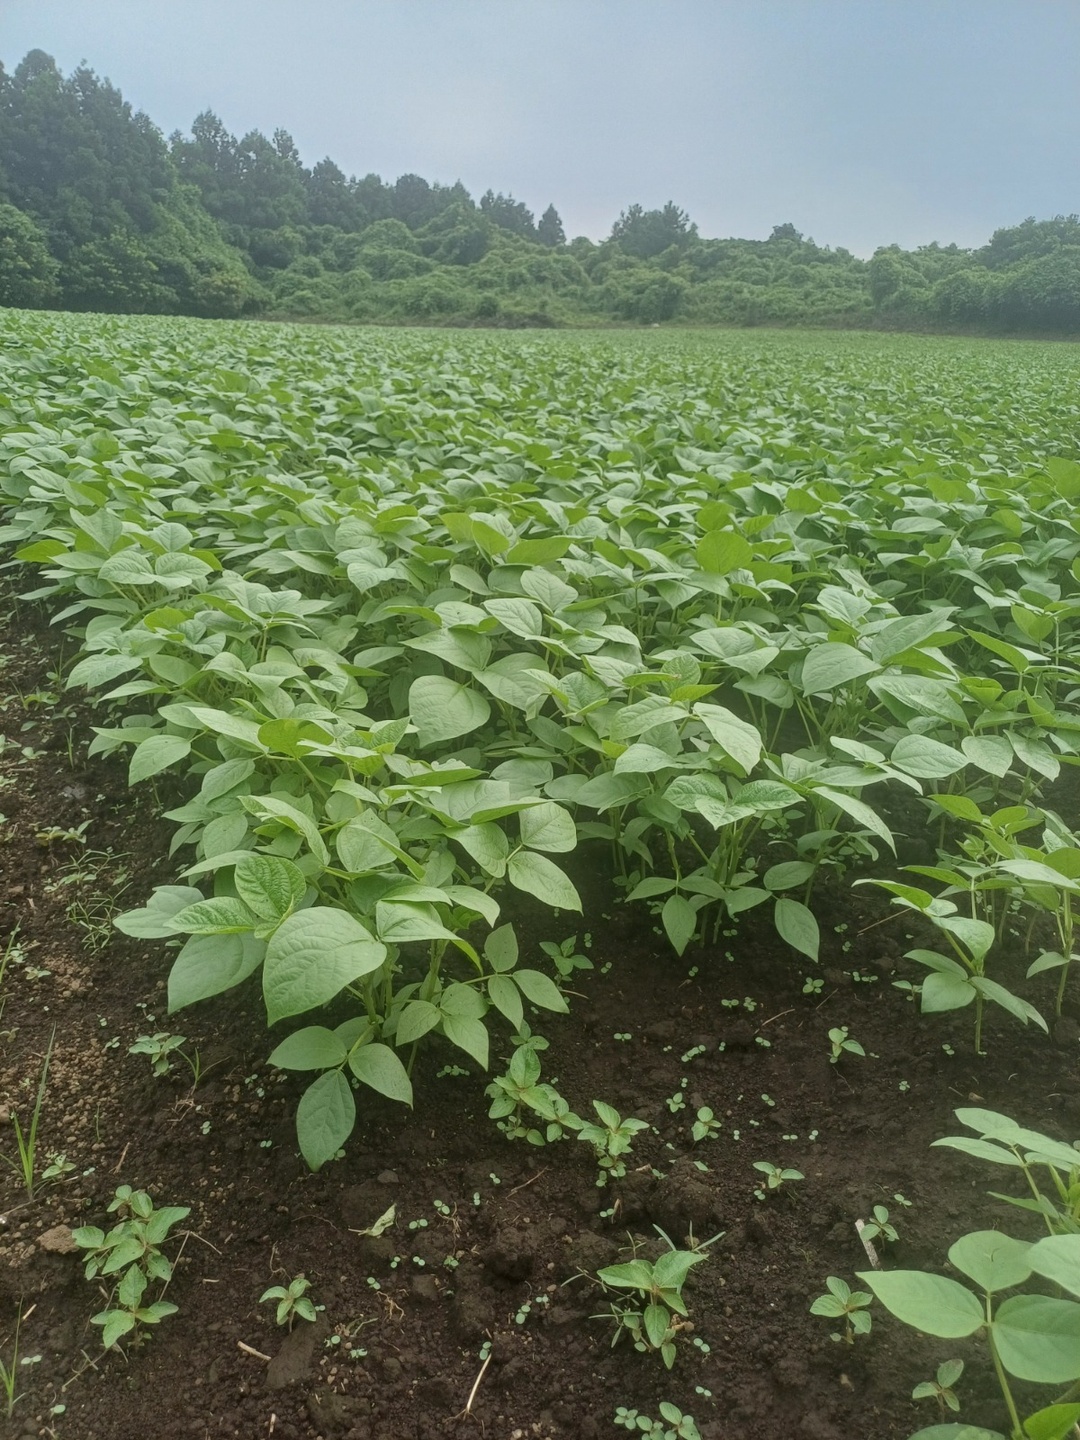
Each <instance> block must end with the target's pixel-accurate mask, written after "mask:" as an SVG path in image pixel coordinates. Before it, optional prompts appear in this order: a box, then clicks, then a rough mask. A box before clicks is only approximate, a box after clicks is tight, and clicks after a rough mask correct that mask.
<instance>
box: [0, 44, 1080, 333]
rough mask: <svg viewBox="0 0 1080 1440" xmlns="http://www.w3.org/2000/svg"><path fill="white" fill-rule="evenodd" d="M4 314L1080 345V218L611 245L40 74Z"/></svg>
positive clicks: (17, 121) (641, 239)
mask: <svg viewBox="0 0 1080 1440" xmlns="http://www.w3.org/2000/svg"><path fill="white" fill-rule="evenodd" d="M0 305H7V306H18V307H26V308H49V307H56V308H63V309H70V310H91V311H107V312H129V311H137V312H145V313H161V314H187V315H202V316H213V317H231V316H241V315H257V314H262V315H268V316H275V317H281V318H291V319H305V320H341V321H351V322H365V321H376V322H401V323H408V322H414V323H415V322H427V323H456V324H478V325H522V326H523V325H552V326H554V325H573V324H598V323H599V324H610V323H619V322H622V323H630V324H658V323H663V322H669V321H677V322H682V323H686V324H695V323H696V324H705V325H714V324H715V325H832V326H881V325H884V326H890V327H895V328H901V329H904V328H916V329H943V330H963V331H979V332H985V333H1054V334H1072V333H1080V218H1078V217H1077V216H1076V215H1068V216H1056V217H1055V218H1054V219H1052V220H1043V221H1037V220H1034V219H1029V220H1025V221H1024V222H1023V223H1022V224H1020V225H1015V226H1012V227H1011V228H1007V229H1002V230H998V231H996V232H995V234H994V235H993V237H992V238H991V240H990V241H989V243H988V244H986V245H984V246H982V247H981V248H978V249H963V248H961V247H959V246H957V245H938V244H933V245H926V246H922V247H920V248H918V249H916V250H910V251H905V250H902V249H900V247H899V246H895V245H893V246H887V247H883V248H881V249H879V250H878V251H877V252H876V253H875V254H874V256H873V257H872V258H871V259H870V260H869V261H865V260H862V259H860V258H859V257H857V256H855V255H852V254H851V253H850V251H848V250H845V249H842V248H835V249H833V248H829V247H826V246H820V245H817V244H815V243H814V241H813V240H811V239H807V238H806V237H805V236H804V235H802V234H801V233H800V232H799V231H798V230H797V229H796V228H795V226H794V225H792V224H781V225H777V226H775V227H774V229H773V231H772V234H771V235H770V236H769V238H768V239H767V240H741V239H707V238H705V237H703V236H701V235H699V233H698V230H697V226H696V225H695V224H694V223H693V222H692V221H691V219H690V217H689V215H687V214H686V212H685V211H684V210H682V209H681V208H680V207H679V206H677V205H675V204H674V203H672V202H669V203H668V204H667V205H665V206H663V207H662V208H660V209H654V210H649V209H645V208H643V207H642V206H640V205H630V206H629V207H628V208H627V209H626V210H624V211H623V212H622V214H621V215H620V216H619V218H618V219H617V220H616V222H615V223H614V225H613V226H612V229H611V233H610V235H609V236H608V237H607V239H605V240H604V241H602V242H600V243H595V242H593V241H592V240H589V239H587V238H585V237H577V238H574V239H569V240H568V239H567V237H566V235H565V233H564V230H563V225H562V221H561V219H560V217H559V214H558V211H557V210H556V209H555V207H554V205H549V206H548V208H547V209H546V210H545V211H544V213H543V214H542V215H541V216H540V217H539V219H537V218H536V216H535V214H534V213H533V212H532V211H531V210H530V209H529V208H528V206H526V205H525V204H523V203H522V202H521V201H519V200H516V199H514V197H513V196H511V195H503V194H496V193H495V192H493V191H491V190H489V191H488V192H487V193H486V194H485V195H483V196H481V198H480V199H479V201H476V200H474V198H473V197H472V196H471V195H470V194H469V192H468V191H467V190H466V189H465V187H464V186H463V185H461V184H460V183H457V184H453V185H442V184H437V183H431V182H429V181H427V180H425V179H423V178H422V177H421V176H419V175H402V176H400V177H398V179H396V180H395V181H393V182H388V181H384V180H383V179H381V178H380V177H379V176H378V175H374V174H372V175H365V176H363V177H356V176H347V175H346V174H345V173H344V171H342V170H341V169H340V167H339V166H338V165H336V164H335V163H334V161H333V160H331V159H329V158H326V159H323V160H320V161H319V162H318V163H317V164H316V165H313V166H312V167H311V168H308V167H306V166H305V165H304V164H303V162H302V160H301V157H300V155H299V153H298V152H297V148H296V145H295V144H294V143H293V140H292V137H291V136H290V135H289V134H288V132H287V131H285V130H276V131H275V132H274V133H273V135H272V136H271V137H270V138H269V139H268V138H267V137H266V136H265V135H263V134H261V133H260V132H259V131H258V130H252V131H250V132H249V133H248V134H246V135H244V136H242V137H240V138H237V137H236V136H234V135H232V134H230V133H229V131H228V130H227V129H226V127H225V126H224V124H223V123H222V121H221V120H220V119H219V118H218V117H217V116H216V115H215V114H213V113H212V112H210V111H206V112H204V113H203V114H201V115H199V116H198V117H197V118H196V119H195V121H194V123H193V125H192V127H191V130H190V133H188V134H186V135H185V134H181V133H180V132H177V133H176V134H174V135H172V136H170V137H168V138H167V139H166V137H165V136H164V135H163V134H162V132H161V131H160V130H159V129H158V128H157V126H155V125H154V123H153V122H152V121H151V120H150V118H149V117H148V116H146V115H145V114H143V113H141V112H137V111H135V110H133V109H132V107H131V105H130V104H128V102H126V101H125V100H124V98H123V96H122V95H121V93H120V91H119V90H117V89H116V87H115V86H113V85H111V84H110V83H109V82H108V81H107V80H102V79H101V78H99V77H98V76H97V75H96V74H95V73H94V72H93V71H92V70H90V69H88V68H87V67H85V66H80V67H79V68H78V69H77V70H75V71H74V72H73V73H72V74H71V75H69V76H66V77H65V76H64V75H63V74H61V72H60V71H59V69H58V68H57V66H56V63H55V61H54V60H53V59H52V58H51V57H50V56H48V55H46V54H45V53H44V52H43V51H40V50H34V51H31V52H30V53H29V54H28V55H27V56H26V57H25V59H24V60H23V61H22V62H21V63H20V64H19V65H18V66H17V67H16V69H15V70H14V71H13V72H11V73H10V74H9V73H8V72H7V71H5V70H4V68H3V66H2V65H0Z"/></svg>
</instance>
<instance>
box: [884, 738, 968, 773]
mask: <svg viewBox="0 0 1080 1440" xmlns="http://www.w3.org/2000/svg"><path fill="white" fill-rule="evenodd" d="M890 759H891V761H892V763H893V764H894V765H895V766H896V768H897V769H898V770H903V772H904V774H905V775H914V776H915V777H916V779H918V780H943V779H944V778H945V777H946V776H948V775H955V774H956V773H957V772H958V771H960V770H963V768H964V766H965V765H966V764H967V756H966V755H962V754H961V753H960V751H959V750H954V749H953V747H952V746H951V745H943V744H942V743H941V741H940V740H931V739H930V737H929V736H928V735H904V736H902V737H901V739H899V740H898V741H897V742H896V744H895V746H894V747H893V752H892V755H891V756H890Z"/></svg>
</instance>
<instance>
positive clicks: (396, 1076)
mask: <svg viewBox="0 0 1080 1440" xmlns="http://www.w3.org/2000/svg"><path fill="white" fill-rule="evenodd" d="M349 1069H350V1070H351V1071H352V1073H353V1074H354V1075H355V1076H356V1078H357V1079H358V1080H359V1081H360V1082H361V1084H363V1085H367V1086H369V1087H370V1088H371V1089H372V1090H377V1091H378V1093H379V1094H380V1095H385V1096H386V1097H387V1098H388V1099H390V1100H399V1101H400V1102H401V1103H402V1104H403V1105H411V1104H412V1103H413V1088H412V1081H411V1080H410V1079H409V1076H408V1073H407V1071H406V1069H405V1066H404V1065H403V1064H402V1063H401V1061H400V1060H399V1059H398V1057H397V1055H396V1054H395V1053H394V1051H393V1050H391V1049H390V1046H389V1045H381V1044H379V1043H378V1042H377V1041H373V1042H372V1043H371V1044H368V1045H361V1046H359V1047H358V1048H357V1049H355V1050H353V1051H352V1052H351V1053H350V1055H349Z"/></svg>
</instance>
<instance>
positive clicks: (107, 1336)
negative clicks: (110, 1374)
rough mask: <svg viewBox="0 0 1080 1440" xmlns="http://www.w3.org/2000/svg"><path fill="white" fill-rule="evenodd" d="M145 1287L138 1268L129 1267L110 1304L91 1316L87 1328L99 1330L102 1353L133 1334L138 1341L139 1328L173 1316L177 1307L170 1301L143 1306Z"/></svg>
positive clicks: (143, 1278) (144, 1279) (145, 1282)
mask: <svg viewBox="0 0 1080 1440" xmlns="http://www.w3.org/2000/svg"><path fill="white" fill-rule="evenodd" d="M148 1283H149V1282H148V1280H147V1277H146V1275H145V1274H144V1273H143V1271H142V1270H140V1268H139V1266H138V1265H129V1266H128V1268H127V1269H126V1270H125V1271H124V1274H123V1276H122V1277H121V1279H120V1284H119V1285H118V1286H117V1287H116V1290H115V1292H114V1295H113V1297H112V1300H111V1301H110V1303H109V1304H108V1305H107V1306H106V1308H105V1309H104V1310H100V1311H99V1312H98V1313H97V1314H96V1315H91V1317H90V1323H91V1325H100V1326H101V1327H102V1332H101V1343H102V1344H103V1345H104V1347H105V1349H106V1350H111V1349H112V1347H113V1346H114V1345H115V1344H116V1343H117V1341H119V1340H122V1339H123V1337H124V1336H125V1335H130V1334H132V1333H133V1332H134V1334H135V1338H136V1340H138V1339H139V1338H140V1331H139V1327H140V1326H142V1325H159V1324H160V1323H161V1321H162V1320H164V1319H166V1318H167V1317H168V1316H169V1315H175V1314H176V1312H177V1309H178V1307H177V1306H176V1305H174V1304H173V1303H172V1301H171V1300H155V1301H153V1303H152V1304H150V1305H144V1304H143V1297H144V1295H145V1293H146V1287H147V1285H148Z"/></svg>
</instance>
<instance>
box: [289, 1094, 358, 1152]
mask: <svg viewBox="0 0 1080 1440" xmlns="http://www.w3.org/2000/svg"><path fill="white" fill-rule="evenodd" d="M355 1124H356V1102H355V1101H354V1100H353V1093H352V1088H351V1087H350V1085H349V1082H348V1080H346V1078H345V1076H344V1075H343V1074H342V1073H341V1071H340V1070H328V1071H327V1072H326V1074H325V1075H320V1076H319V1078H318V1079H317V1080H316V1081H314V1083H313V1084H311V1085H309V1086H308V1088H307V1089H306V1090H305V1091H304V1093H303V1095H302V1096H301V1097H300V1104H299V1105H298V1106H297V1107H296V1138H297V1140H298V1141H299V1142H300V1153H301V1154H302V1155H303V1157H304V1159H305V1160H306V1161H307V1163H308V1166H309V1168H310V1169H312V1170H320V1169H321V1168H322V1167H323V1166H324V1165H325V1164H326V1162H327V1161H328V1160H332V1159H333V1158H334V1156H335V1155H336V1154H337V1152H338V1151H339V1150H340V1149H341V1147H342V1146H343V1145H344V1144H345V1141H346V1140H347V1139H348V1138H349V1136H350V1135H351V1134H352V1131H353V1126H354V1125H355Z"/></svg>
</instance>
